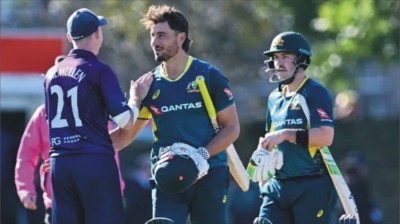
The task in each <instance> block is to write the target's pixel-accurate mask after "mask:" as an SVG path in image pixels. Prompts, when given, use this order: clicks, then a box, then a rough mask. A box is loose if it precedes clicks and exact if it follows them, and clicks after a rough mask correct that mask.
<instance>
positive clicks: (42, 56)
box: [0, 36, 65, 75]
mask: <svg viewBox="0 0 400 224" xmlns="http://www.w3.org/2000/svg"><path fill="white" fill-rule="evenodd" d="M64 45H65V43H64V38H62V37H56V36H55V37H22V36H21V37H20V36H17V37H14V36H7V37H0V73H1V74H4V73H8V74H9V73H13V75H17V74H18V75H29V74H38V73H40V74H41V73H46V72H47V70H48V69H49V68H50V67H51V66H53V65H54V59H55V58H56V57H57V56H58V55H61V54H64V49H65V46H64Z"/></svg>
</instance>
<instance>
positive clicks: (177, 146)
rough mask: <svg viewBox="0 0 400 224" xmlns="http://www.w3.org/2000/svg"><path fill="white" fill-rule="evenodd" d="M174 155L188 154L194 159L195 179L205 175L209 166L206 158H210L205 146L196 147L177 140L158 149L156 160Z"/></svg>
mask: <svg viewBox="0 0 400 224" xmlns="http://www.w3.org/2000/svg"><path fill="white" fill-rule="evenodd" d="M174 155H179V156H188V157H190V158H191V159H192V160H193V161H194V163H195V165H196V167H197V170H198V171H199V173H198V175H197V179H200V178H202V177H203V176H205V175H207V173H208V169H209V167H210V166H209V164H208V162H207V160H208V159H209V158H210V154H209V153H208V151H207V149H206V148H204V147H200V148H197V149H196V148H194V147H192V146H190V145H188V144H185V143H181V142H178V143H174V144H173V145H171V146H168V147H166V148H162V149H160V152H159V154H158V160H159V161H162V160H164V159H167V158H168V157H170V156H174Z"/></svg>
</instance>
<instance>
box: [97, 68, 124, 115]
mask: <svg viewBox="0 0 400 224" xmlns="http://www.w3.org/2000/svg"><path fill="white" fill-rule="evenodd" d="M100 87H101V91H102V94H103V98H104V100H105V103H106V106H107V109H108V112H109V114H110V115H111V117H113V118H114V117H116V116H118V115H120V114H122V113H124V112H126V111H129V110H130V108H129V106H128V104H127V100H126V98H125V96H124V94H123V93H122V89H121V87H120V85H119V81H118V78H117V75H116V74H115V73H114V71H113V70H112V69H111V68H110V67H109V66H107V65H105V69H104V71H103V72H102V74H101V78H100Z"/></svg>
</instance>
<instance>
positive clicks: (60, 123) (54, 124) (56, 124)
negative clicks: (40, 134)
mask: <svg viewBox="0 0 400 224" xmlns="http://www.w3.org/2000/svg"><path fill="white" fill-rule="evenodd" d="M50 91H51V94H52V95H53V94H56V95H57V112H56V116H54V118H53V119H52V120H51V123H50V124H51V128H64V127H68V122H67V119H62V118H61V114H62V111H63V109H64V91H63V89H62V88H61V86H59V85H54V86H52V87H50ZM67 96H68V98H70V99H71V107H72V108H71V109H72V114H73V116H74V120H75V127H82V121H81V119H80V118H79V109H78V86H75V87H73V88H71V89H69V90H68V91H67Z"/></svg>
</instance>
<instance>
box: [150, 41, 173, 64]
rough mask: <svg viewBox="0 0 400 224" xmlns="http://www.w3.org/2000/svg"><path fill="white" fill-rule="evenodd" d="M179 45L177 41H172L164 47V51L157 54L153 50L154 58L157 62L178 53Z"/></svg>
mask: <svg viewBox="0 0 400 224" xmlns="http://www.w3.org/2000/svg"><path fill="white" fill-rule="evenodd" d="M178 51H179V46H178V44H177V43H173V44H171V45H170V46H167V47H165V48H164V53H160V54H158V55H157V53H156V52H154V56H155V60H156V61H158V62H163V61H168V60H169V59H170V58H172V57H173V56H175V55H176V54H178Z"/></svg>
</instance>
